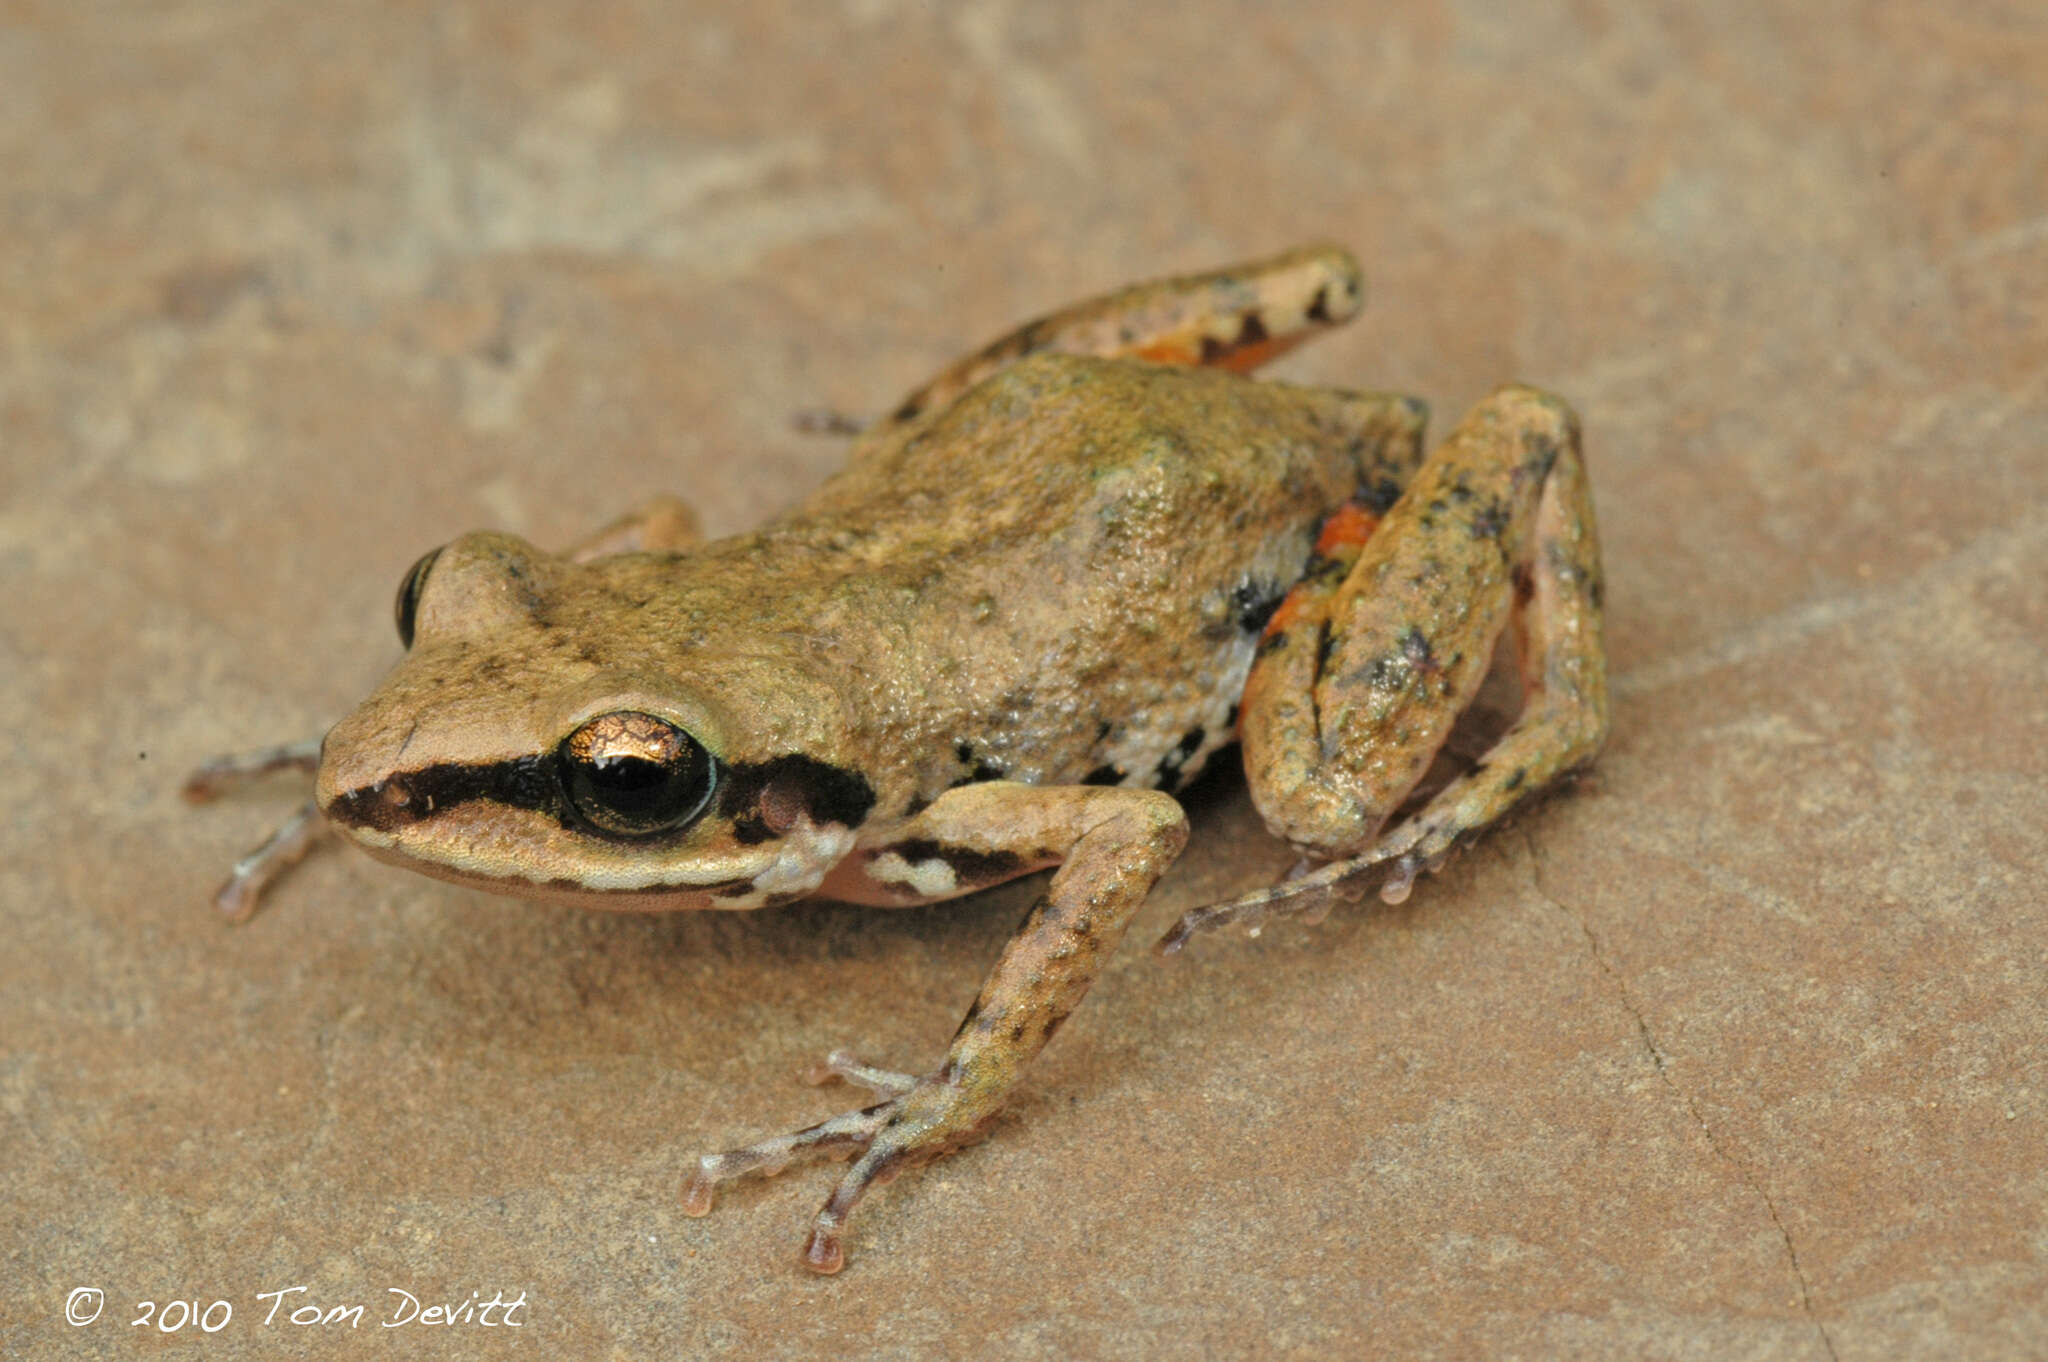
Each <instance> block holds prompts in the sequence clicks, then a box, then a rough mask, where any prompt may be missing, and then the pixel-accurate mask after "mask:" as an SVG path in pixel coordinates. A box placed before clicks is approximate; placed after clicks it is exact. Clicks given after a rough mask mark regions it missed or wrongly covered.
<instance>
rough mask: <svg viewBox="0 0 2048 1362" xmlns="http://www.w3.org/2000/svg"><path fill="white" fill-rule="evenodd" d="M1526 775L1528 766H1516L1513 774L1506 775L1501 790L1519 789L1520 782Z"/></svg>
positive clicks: (1520, 786)
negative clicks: (1505, 781)
mask: <svg viewBox="0 0 2048 1362" xmlns="http://www.w3.org/2000/svg"><path fill="white" fill-rule="evenodd" d="M1528 776H1529V768H1528V767H1526V766H1523V767H1519V768H1517V769H1516V771H1515V773H1514V774H1513V775H1511V776H1509V777H1508V780H1507V784H1505V785H1503V786H1501V789H1503V790H1519V789H1521V788H1522V782H1523V781H1524V780H1526V779H1528Z"/></svg>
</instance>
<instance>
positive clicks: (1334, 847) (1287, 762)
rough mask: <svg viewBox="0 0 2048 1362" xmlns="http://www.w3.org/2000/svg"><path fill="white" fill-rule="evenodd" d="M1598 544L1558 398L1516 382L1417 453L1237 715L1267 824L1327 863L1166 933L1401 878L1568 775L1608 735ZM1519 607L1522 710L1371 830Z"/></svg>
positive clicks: (1292, 604) (1474, 685) (1292, 608)
mask: <svg viewBox="0 0 2048 1362" xmlns="http://www.w3.org/2000/svg"><path fill="white" fill-rule="evenodd" d="M1601 593H1602V587H1601V575H1600V550H1599V543H1598V539H1597V537H1596V534H1595V530H1594V524H1593V502H1592V496H1591V493H1590V491H1589V490H1588V488H1587V485H1586V475H1585V467H1584V464H1583V463H1582V461H1581V458H1580V454H1579V427H1578V420H1577V418H1576V417H1575V416H1574V415H1573V414H1572V412H1571V410H1570V408H1568V407H1567V406H1566V405H1565V404H1564V403H1563V402H1561V401H1559V400H1558V399H1556V398H1554V397H1551V396H1549V395H1547V394H1544V393H1540V392H1537V391H1535V390H1534V389H1530V388H1522V387H1508V388H1503V389H1501V390H1499V391H1498V392H1496V393H1494V394H1493V395H1492V396H1491V397H1489V398H1488V399H1487V400H1486V401H1485V402H1483V403H1481V404H1480V405H1479V407H1478V408H1476V409H1475V410H1474V411H1473V412H1472V414H1471V415H1470V416H1468V417H1466V418H1465V420H1464V422H1463V423H1461V424H1460V425H1459V427H1458V428H1457V429H1456V430H1455V431H1453V432H1452V434H1451V436H1450V438H1449V439H1448V440H1446V441H1445V443H1444V444H1443V446H1442V447H1441V448H1439V449H1438V450H1437V451H1436V452H1435V453H1434V454H1433V455H1431V456H1430V458H1429V460H1428V461H1427V462H1426V463H1425V464H1424V465H1423V468H1422V471H1421V472H1420V473H1419V474H1418V475H1417V477H1416V480H1415V482H1414V483H1413V484H1412V485H1411V486H1410V487H1409V489H1408V490H1407V491H1406V492H1405V493H1404V494H1403V495H1402V497H1401V499H1400V500H1399V501H1397V502H1396V503H1395V504H1394V506H1393V507H1392V508H1391V509H1390V510H1389V511H1388V512H1387V515H1386V518H1385V519H1384V520H1383V521H1382V522H1381V523H1380V524H1379V526H1378V528H1377V529H1376V530H1375V531H1374V532H1373V533H1372V534H1371V536H1370V538H1369V539H1366V540H1365V541H1364V542H1363V544H1362V546H1360V547H1359V548H1358V549H1357V550H1356V558H1355V561H1354V562H1353V564H1352V566H1351V567H1350V570H1349V572H1348V573H1347V574H1346V575H1345V576H1344V578H1343V580H1342V582H1341V584H1339V585H1337V586H1335V587H1334V589H1333V588H1331V587H1330V586H1329V585H1328V584H1327V582H1315V581H1311V582H1306V583H1304V584H1303V585H1302V587H1300V588H1297V596H1296V597H1290V599H1289V600H1288V601H1286V602H1283V604H1282V606H1281V608H1280V610H1279V611H1278V612H1276V614H1275V616H1274V618H1273V621H1272V623H1271V624H1270V625H1269V628H1268V634H1267V637H1266V638H1265V640H1264V641H1263V642H1262V646H1261V654H1260V657H1259V660H1258V662H1257V664H1256V665H1255V667H1254V669H1253V672H1252V676H1251V678H1250V679H1249V681H1248V682H1247V684H1246V688H1245V696H1244V705H1243V711H1242V720H1241V730H1240V731H1241V735H1242V738H1243V742H1244V759H1245V766H1246V769H1247V771H1248V772H1249V774H1250V777H1251V786H1252V797H1253V801H1254V803H1256V804H1257V806H1258V808H1259V812H1260V814H1261V815H1262V816H1263V817H1264V818H1265V820H1266V823H1267V825H1268V826H1269V827H1270V828H1272V830H1273V831H1274V832H1275V833H1276V834H1277V835H1279V836H1282V837H1285V838H1287V839H1288V840H1289V841H1291V842H1293V843H1294V844H1295V845H1296V846H1297V847H1299V848H1301V849H1302V850H1303V851H1304V852H1306V853H1308V854H1309V855H1310V856H1312V857H1315V858H1317V859H1324V860H1328V861H1329V862H1330V863H1329V864H1327V865H1324V866H1323V867H1322V868H1321V869H1319V870H1316V871H1313V872H1311V873H1310V874H1308V875H1306V876H1303V877H1301V878H1299V879H1296V880H1293V881H1290V882H1289V883H1286V884H1282V885H1279V886H1276V887H1275V888H1272V889H1268V890H1263V891H1260V892H1259V893H1255V894H1250V895H1246V896H1245V897H1243V898H1240V899H1237V900H1235V901H1233V902H1230V903H1226V904H1219V905H1216V906H1214V907H1210V908H1204V909H1199V910H1197V911H1195V912H1193V913H1190V914H1188V915H1187V916H1186V917H1185V918H1183V919H1182V920H1181V923H1180V925H1179V926H1177V927H1176V928H1175V929H1174V931H1173V932H1172V933H1171V934H1169V935H1168V937H1167V938H1166V940H1164V941H1163V942H1161V943H1160V944H1161V947H1162V949H1165V950H1169V951H1170V950H1173V949H1177V948H1178V947H1179V946H1180V944H1181V943H1182V942H1184V941H1185V940H1186V939H1187V937H1188V936H1190V935H1191V934H1193V933H1194V932H1195V931H1198V930H1201V929H1203V928H1207V927H1213V926H1218V925H1221V924H1223V923H1227V922H1251V921H1256V920H1257V919H1258V918H1260V917H1262V916H1264V915H1265V914H1267V913H1270V912H1273V911H1279V910H1292V911H1302V910H1308V909H1314V908H1318V907H1320V906H1322V905H1323V904H1326V903H1327V902H1328V900H1329V898H1330V896H1331V894H1332V893H1333V892H1337V891H1340V890H1341V889H1342V888H1343V887H1344V886H1345V885H1346V882H1347V881H1350V880H1352V879H1353V878H1354V877H1356V876H1358V875H1360V874H1361V873H1363V872H1365V871H1367V870H1369V869H1371V868H1372V867H1374V866H1377V865H1381V864H1385V863H1388V862H1391V863H1392V870H1391V872H1390V873H1389V875H1388V877H1387V879H1386V882H1385V883H1384V884H1383V885H1382V887H1381V890H1380V893H1381V896H1382V897H1383V898H1385V899H1386V900H1387V901H1388V902H1391V903H1398V902H1400V901H1401V900H1402V899H1403V898H1405V897H1407V894H1408V889H1409V886H1410V885H1411V884H1412V883H1413V881H1414V879H1415V876H1416V874H1417V873H1418V872H1420V871H1421V870H1424V869H1434V868H1435V867H1436V866H1437V865H1439V864H1441V863H1442V860H1443V858H1444V857H1445V855H1446V854H1447V853H1448V852H1449V851H1450V849H1451V847H1452V846H1453V845H1454V844H1455V843H1456V842H1457V841H1458V840H1459V839H1460V838H1465V837H1469V836H1471V835H1472V834H1475V833H1477V832H1478V831H1480V830H1481V829H1483V828H1485V827H1487V826H1488V825H1490V824H1492V823H1493V822H1495V821H1496V820H1498V819H1499V818H1500V817H1502V816H1503V815H1504V814H1506V813H1507V812H1508V811H1509V810H1510V809H1512V808H1514V807H1515V806H1516V805H1517V804H1519V803H1521V802H1522V801H1523V800H1525V799H1527V798H1528V797H1529V796H1530V795H1532V794H1535V793H1536V792H1537V791H1539V790H1542V789H1544V788H1545V787H1547V786H1548V785H1550V784H1551V783H1552V782H1554V781H1555V780H1556V779H1557V778H1558V777H1559V776H1561V775H1563V774H1565V773H1567V772H1569V771H1571V770H1573V769H1574V768H1576V767H1578V766H1581V765H1583V764H1584V763H1586V762H1587V761H1589V760H1591V758H1592V756H1593V754H1594V753H1595V752H1597V751H1598V750H1599V748H1600V744H1601V743H1602V741H1604V740H1605V738H1606V736H1607V676H1606V655H1605V653H1604V652H1603V650H1602V647H1601V609H1602V594H1601ZM1511 618H1512V619H1513V621H1514V622H1515V623H1516V625H1517V626H1518V635H1519V640H1520V648H1519V663H1520V671H1521V678H1522V686H1523V693H1524V703H1523V709H1522V713H1521V715H1520V717H1519V718H1518V719H1517V721H1516V722H1515V724H1514V726H1513V727H1512V728H1510V729H1509V730H1508V732H1507V733H1506V734H1505V735H1504V736H1502V738H1501V739H1500V740H1499V741H1498V742H1497V743H1495V744H1494V746H1493V747H1492V748H1491V749H1490V750H1489V751H1488V752H1487V753H1486V754H1485V756H1484V757H1483V758H1482V759H1481V760H1480V762H1479V764H1478V766H1476V767H1475V768H1474V769H1473V770H1471V771H1470V772H1468V773H1467V774H1465V775H1464V776H1462V777H1461V778H1459V779H1458V780H1456V781H1454V782H1453V783H1452V784H1451V785H1450V786H1449V787H1447V788H1446V789H1444V790H1443V791H1442V792H1441V793H1439V794H1438V795H1437V796H1436V797H1435V798H1434V799H1432V800H1431V801H1430V802H1429V803H1428V804H1427V805H1426V806H1424V807H1423V808H1422V810H1421V811H1420V812H1418V813H1417V814H1415V815H1414V816H1413V817H1411V818H1409V819H1408V820H1407V821H1405V822H1403V823H1401V824H1400V825H1399V826H1397V827H1395V828H1393V829H1392V830H1391V831H1387V832H1384V833H1382V831H1381V828H1382V825H1383V823H1384V822H1385V820H1386V819H1387V818H1388V817H1389V816H1390V815H1391V814H1392V813H1393V812H1394V810H1395V809H1397V808H1398V807H1399V806H1400V805H1401V803H1402V801H1403V800H1405V799H1406V798H1407V796H1408V793H1409V792H1410V791H1411V790H1412V789H1414V787H1415V784H1416V782H1417V781H1418V780H1420V779H1421V778H1422V776H1423V774H1424V772H1425V771H1426V770H1427V769H1428V767H1429V764H1430V760H1431V758H1432V757H1433V756H1434V755H1435V754H1436V751H1437V749H1438V748H1439V747H1440V746H1441V745H1442V744H1443V741H1444V739H1445V737H1446V736H1448V734H1449V732H1450V729H1451V725H1452V723H1453V722H1454V721H1455V720H1456V718H1457V716H1458V714H1459V713H1460V712H1461V711H1462V710H1463V709H1464V708H1465V707H1466V706H1467V705H1468V704H1469V703H1470V702H1471V700H1472V697H1473V695H1474V694H1475V693H1476V692H1477V690H1478V688H1479V684H1480V682H1481V681H1482V680H1483V679H1484V677H1485V674H1486V670H1487V666H1488V663H1489V662H1490V660H1491V658H1492V655H1493V649H1494V644H1495V642H1496V640H1497V638H1498V637H1499V634H1500V631H1501V629H1502V627H1503V626H1504V625H1505V624H1506V623H1507V622H1508V621H1509V620H1510V619H1511Z"/></svg>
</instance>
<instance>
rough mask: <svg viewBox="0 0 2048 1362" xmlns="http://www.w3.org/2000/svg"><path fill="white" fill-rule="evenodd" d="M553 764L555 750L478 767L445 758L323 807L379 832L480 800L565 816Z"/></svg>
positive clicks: (350, 822) (341, 820)
mask: <svg viewBox="0 0 2048 1362" xmlns="http://www.w3.org/2000/svg"><path fill="white" fill-rule="evenodd" d="M553 766H554V762H553V757H552V756H551V755H550V756H546V757H520V758H517V759H516V760H513V761H501V762H489V763H484V764H479V765H475V766H465V765H461V764H459V763H455V762H444V763H441V764H438V765H434V766H424V767H421V768H420V769H419V770H416V771H399V772H396V773H395V774H393V775H389V776H386V777H385V778H384V779H383V780H380V781H378V782H377V783H376V784H374V785H365V786H362V787H360V788H358V789H354V790H349V791H347V792H346V793H344V794H342V795H340V796H339V797H338V798H336V799H335V800H334V802H333V803H331V804H329V805H328V806H327V807H326V809H325V810H324V811H323V812H325V813H326V815H327V816H328V817H329V818H331V819H333V820H334V821H335V822H337V823H345V824H347V825H348V826H350V827H354V828H374V829H376V830H377V831H378V832H390V831H392V830H393V829H396V828H402V827H409V826H411V825H412V824H414V823H419V822H423V821H425V820H426V819H428V818H431V817H432V816H433V815H435V814H437V813H439V812H441V811H442V810H443V809H449V808H453V807H455V806H456V805H458V804H468V803H471V802H472V801H474V800H478V799H487V800H490V801H491V802H492V803H494V804H507V805H510V806H511V807H513V808H515V809H530V810H532V811H533V812H535V813H544V814H547V815H549V816H550V817H553V818H560V817H562V816H563V814H564V813H565V812H566V809H565V807H564V805H563V801H562V790H561V786H560V784H559V783H558V782H557V781H556V780H555V774H554V769H553Z"/></svg>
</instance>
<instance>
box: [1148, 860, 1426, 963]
mask: <svg viewBox="0 0 2048 1362" xmlns="http://www.w3.org/2000/svg"><path fill="white" fill-rule="evenodd" d="M1385 860H1386V857H1385V856H1383V855H1380V854H1378V848H1375V849H1374V850H1373V851H1370V852H1367V853H1366V854H1365V855H1363V856H1354V857H1350V858H1348V859H1345V860H1341V861H1330V862H1328V863H1327V864H1324V865H1321V866H1317V867H1316V868H1315V869H1313V870H1306V871H1304V870H1303V869H1301V867H1299V866H1297V867H1296V869H1295V872H1294V873H1293V874H1290V875H1289V876H1288V878H1287V879H1285V880H1283V881H1281V882H1280V883H1279V884H1276V885H1273V886H1272V887H1271V888H1267V889H1255V890H1253V891H1252V892H1251V893H1249V894H1240V895H1239V896H1238V897H1236V898H1234V899H1228V900H1225V901H1224V902H1222V903H1212V904H1209V905H1208V906H1207V907H1203V908H1195V909H1191V910H1190V911H1188V912H1186V913H1183V914H1182V915H1181V919H1180V921H1178V922H1176V923H1174V924H1173V929H1172V930H1171V931H1169V932H1167V934H1166V935H1165V936H1162V937H1160V938H1159V943H1158V945H1156V946H1155V947H1154V948H1153V949H1154V950H1156V951H1157V952H1158V953H1159V954H1161V955H1173V954H1176V953H1178V952H1179V950H1180V948H1181V947H1183V946H1185V945H1187V944H1188V939H1189V938H1190V937H1192V936H1194V935H1195V934H1196V933H1197V932H1211V931H1215V930H1216V929H1217V928H1219V927H1243V928H1244V929H1245V934H1246V935H1247V936H1257V935H1258V934H1259V933H1260V932H1261V931H1263V930H1264V928H1265V924H1266V922H1267V920H1268V919H1269V918H1275V917H1282V916H1286V917H1299V918H1300V919H1301V920H1302V921H1304V922H1306V923H1309V924H1311V925H1313V924H1315V923H1318V922H1321V921H1322V920H1323V919H1324V918H1326V917H1328V916H1329V914H1330V909H1331V908H1333V907H1335V906H1336V905H1337V904H1338V903H1356V902H1357V901H1358V900H1360V899H1362V898H1364V897H1365V891H1364V889H1363V888H1361V887H1359V883H1358V882H1359V881H1360V880H1361V879H1362V878H1363V877H1364V876H1365V875H1366V873H1367V872H1368V871H1370V870H1371V869H1372V868H1373V867H1374V866H1376V865H1379V864H1381V863H1382V862H1384V861H1385Z"/></svg>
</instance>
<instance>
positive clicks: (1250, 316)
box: [1237, 312, 1268, 345]
mask: <svg viewBox="0 0 2048 1362" xmlns="http://www.w3.org/2000/svg"><path fill="white" fill-rule="evenodd" d="M1266 339H1268V337H1267V334H1266V323H1265V320H1264V319H1263V318H1261V317H1260V316H1259V314H1258V313H1256V312H1247V313H1245V314H1244V321H1243V323H1242V324H1241V325H1239V327H1238V328H1237V343H1238V344H1239V345H1257V344H1258V343H1259V342H1260V341H1262V340H1266Z"/></svg>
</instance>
